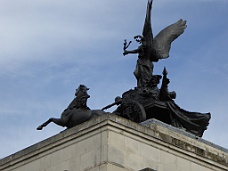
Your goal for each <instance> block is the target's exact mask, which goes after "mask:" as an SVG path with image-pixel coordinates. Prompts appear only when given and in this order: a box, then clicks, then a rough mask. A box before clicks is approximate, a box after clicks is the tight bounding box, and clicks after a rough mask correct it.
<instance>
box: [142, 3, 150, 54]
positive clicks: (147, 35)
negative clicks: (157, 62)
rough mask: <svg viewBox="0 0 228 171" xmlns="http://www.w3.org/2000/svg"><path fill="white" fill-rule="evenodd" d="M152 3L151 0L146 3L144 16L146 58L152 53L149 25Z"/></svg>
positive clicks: (143, 33)
mask: <svg viewBox="0 0 228 171" xmlns="http://www.w3.org/2000/svg"><path fill="white" fill-rule="evenodd" d="M152 3H153V0H148V3H147V10H146V18H145V22H144V26H143V32H142V35H143V38H144V39H145V41H146V50H147V52H146V55H147V57H148V58H150V57H151V54H152V47H153V46H152V43H153V33H152V27H151V19H150V18H151V9H152Z"/></svg>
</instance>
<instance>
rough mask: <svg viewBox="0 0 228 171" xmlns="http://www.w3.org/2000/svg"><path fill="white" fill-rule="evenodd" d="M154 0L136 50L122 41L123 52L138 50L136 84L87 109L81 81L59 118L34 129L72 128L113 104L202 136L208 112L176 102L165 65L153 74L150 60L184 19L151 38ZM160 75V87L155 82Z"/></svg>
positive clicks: (161, 53) (162, 54) (130, 114)
mask: <svg viewBox="0 0 228 171" xmlns="http://www.w3.org/2000/svg"><path fill="white" fill-rule="evenodd" d="M152 2H153V0H148V4H147V11H146V18H145V23H144V27H143V32H142V36H141V35H137V36H135V37H134V39H135V40H136V41H137V42H138V43H140V46H139V47H138V48H137V49H135V50H131V51H130V50H127V48H128V47H129V46H130V44H131V41H130V42H129V43H127V40H125V41H124V52H123V54H124V55H127V54H130V53H137V54H138V60H137V64H136V69H135V71H134V75H135V77H136V79H137V87H136V88H134V89H131V90H129V91H126V92H124V93H123V94H122V97H119V96H118V97H116V99H115V102H114V103H112V104H110V105H107V106H106V107H104V108H103V109H102V110H90V109H89V108H88V107H87V104H86V103H87V99H88V98H89V97H90V96H89V95H88V93H87V91H88V90H89V89H88V88H87V87H86V86H85V85H80V86H79V87H78V89H77V90H76V93H75V96H76V97H75V98H74V100H73V101H72V102H71V103H70V105H69V106H68V107H67V109H65V110H64V111H63V113H62V115H61V118H50V119H49V120H47V121H46V122H44V123H43V124H42V125H40V126H39V127H38V128H37V129H38V130H41V129H42V128H43V127H45V126H46V125H48V124H49V123H50V122H54V123H55V124H57V125H60V126H66V127H67V128H71V127H73V126H76V125H78V124H80V123H83V122H85V121H87V120H89V119H91V118H93V117H96V116H99V115H102V114H105V113H106V112H104V111H103V110H105V109H108V108H110V107H112V106H114V105H117V106H118V107H117V108H116V109H115V110H114V111H113V114H116V115H118V116H121V117H124V118H127V119H130V120H132V121H134V122H137V123H140V122H143V121H145V120H146V119H150V118H155V119H158V120H160V121H162V122H164V123H167V124H170V125H172V126H175V127H177V128H181V129H185V130H186V131H187V132H190V133H192V134H194V135H196V136H199V137H201V136H202V135H203V133H204V131H205V130H206V129H207V126H208V124H209V120H210V118H211V114H210V113H199V112H189V111H186V110H183V109H181V108H180V107H179V106H178V105H177V104H176V103H175V102H174V99H175V98H176V92H174V91H173V92H170V91H169V90H168V84H169V83H170V80H169V79H168V78H167V74H168V72H167V70H166V68H164V70H163V76H161V75H154V74H153V62H157V61H158V60H160V59H165V58H168V57H169V51H170V48H171V43H172V42H173V41H174V40H175V39H176V38H177V37H179V36H180V35H181V34H182V33H183V32H184V30H185V28H186V27H187V26H186V21H185V20H182V19H181V20H179V21H177V22H176V23H174V24H172V25H170V26H168V27H166V28H165V29H163V30H162V31H161V32H160V33H159V34H158V35H157V36H155V37H154V38H153V34H152V28H151V19H150V17H151V9H152ZM161 78H162V84H161V86H160V88H158V85H159V83H160V80H161Z"/></svg>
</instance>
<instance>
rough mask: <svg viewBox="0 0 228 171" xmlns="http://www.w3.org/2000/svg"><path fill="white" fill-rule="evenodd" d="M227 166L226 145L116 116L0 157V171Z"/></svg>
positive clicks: (188, 170) (191, 170) (172, 170)
mask: <svg viewBox="0 0 228 171" xmlns="http://www.w3.org/2000/svg"><path fill="white" fill-rule="evenodd" d="M46 129H48V128H46ZM227 168H228V150H227V149H224V148H222V147H219V146H216V145H214V144H212V143H210V142H207V141H205V140H203V139H201V138H198V137H195V136H194V135H192V134H189V133H186V132H184V131H182V130H179V129H177V128H174V127H171V126H169V125H166V124H164V123H161V122H160V121H157V120H153V119H151V120H149V121H146V122H144V123H143V124H142V125H140V124H137V123H134V122H131V121H129V120H126V119H123V118H121V117H118V116H115V115H103V116H100V117H97V118H95V119H92V120H90V121H88V122H85V123H83V124H81V125H79V126H76V127H73V128H71V129H68V130H65V131H63V132H61V133H59V134H57V135H55V136H53V137H50V138H48V139H46V140H44V141H42V142H39V143H37V144H35V145H32V146H30V147H28V148H26V149H24V150H22V151H19V152H17V153H15V154H13V155H10V156H8V157H6V158H3V159H1V160H0V170H1V171H9V170H10V171H140V170H144V171H177V170H180V171H195V170H196V171H210V170H211V171H212V170H213V171H214V170H217V171H222V170H224V171H225V170H226V171H227Z"/></svg>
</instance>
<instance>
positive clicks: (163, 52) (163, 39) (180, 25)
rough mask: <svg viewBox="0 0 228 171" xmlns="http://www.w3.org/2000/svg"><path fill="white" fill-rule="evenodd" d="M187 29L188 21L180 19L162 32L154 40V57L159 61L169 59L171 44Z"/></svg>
mask: <svg viewBox="0 0 228 171" xmlns="http://www.w3.org/2000/svg"><path fill="white" fill-rule="evenodd" d="M186 27H187V25H186V20H182V19H180V20H179V21H177V22H176V23H174V24H172V25H170V26H168V27H166V28H164V29H163V30H162V31H160V32H159V33H158V35H157V36H156V37H155V38H154V40H153V47H152V49H153V56H154V57H155V58H157V59H165V58H168V57H169V51H170V48H171V43H172V42H173V41H174V40H175V39H176V38H178V37H179V36H180V35H181V34H182V33H183V32H184V30H185V28H186Z"/></svg>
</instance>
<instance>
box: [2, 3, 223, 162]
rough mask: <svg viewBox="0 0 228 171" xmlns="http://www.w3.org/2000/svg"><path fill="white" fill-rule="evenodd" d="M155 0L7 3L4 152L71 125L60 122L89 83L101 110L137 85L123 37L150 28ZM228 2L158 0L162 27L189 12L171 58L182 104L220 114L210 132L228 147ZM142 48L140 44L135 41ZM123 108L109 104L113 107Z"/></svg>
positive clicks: (155, 18) (157, 67) (156, 15)
mask: <svg viewBox="0 0 228 171" xmlns="http://www.w3.org/2000/svg"><path fill="white" fill-rule="evenodd" d="M146 4H147V0H115V1H113V0H83V1H81V0H80V1H79V0H64V1H63V0H39V1H35V0H20V1H13V0H2V1H0V21H1V26H0V45H1V46H0V47H1V48H0V67H1V69H0V80H1V84H0V95H1V98H0V125H1V129H0V135H1V140H0V158H2V157H6V156H8V155H10V154H12V153H15V152H17V151H19V150H21V149H24V148H26V147H28V146H30V145H32V144H34V143H37V142H39V141H42V140H44V139H46V138H48V137H50V136H52V135H55V134H57V133H59V132H60V131H62V130H64V128H62V127H58V126H56V125H54V124H50V125H48V126H47V127H46V128H45V129H44V130H43V131H36V127H37V126H38V125H39V124H41V123H42V122H44V121H45V120H46V119H48V118H49V117H59V116H60V114H61V112H62V111H63V110H64V109H65V108H66V107H67V106H68V104H69V103H70V102H71V100H72V99H73V98H74V92H75V89H76V88H77V86H78V85H79V84H85V85H87V86H88V87H89V88H90V90H89V94H90V95H91V98H90V99H89V100H88V106H89V107H90V108H91V109H101V108H102V107H104V106H106V105H108V104H110V103H112V102H113V101H114V98H115V97H116V96H120V95H121V94H122V93H123V92H125V91H127V90H129V89H131V88H134V87H135V86H136V80H135V78H134V76H133V74H132V73H133V71H134V69H135V64H136V60H137V55H128V56H123V55H122V50H123V40H124V39H128V40H133V36H135V35H138V34H141V32H142V27H143V22H144V18H145V10H146ZM227 16H228V1H227V0H173V1H170V0H154V3H153V10H152V25H153V26H152V27H153V33H154V35H156V34H157V33H158V32H159V31H160V30H161V29H163V28H165V27H166V26H168V25H170V24H172V23H174V22H176V21H177V20H179V19H180V18H183V19H185V20H187V25H188V27H187V29H186V30H185V33H184V34H183V35H181V36H180V37H179V38H178V39H177V40H175V41H174V42H173V44H172V48H171V52H170V57H169V58H168V59H165V60H160V61H159V62H157V63H155V64H154V74H162V70H163V68H164V66H165V67H166V68H167V70H168V72H169V74H168V77H169V78H170V81H171V83H170V86H169V89H170V91H176V93H177V98H176V100H175V102H176V103H177V104H178V105H179V106H180V107H181V108H183V109H185V110H189V111H197V112H211V114H212V119H211V121H210V125H209V127H208V130H206V131H205V133H204V136H203V138H204V139H206V140H208V141H211V142H213V143H215V144H217V145H220V146H223V147H225V148H228V145H227V142H228V135H227V130H228V112H227V111H228V90H227V87H228V74H227V73H228V56H227V54H228V48H227V47H228V22H227V19H226V18H227ZM136 46H137V44H136V43H133V44H132V45H131V46H130V48H131V49H133V48H135V47H136ZM112 110H114V108H112V109H110V111H112Z"/></svg>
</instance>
